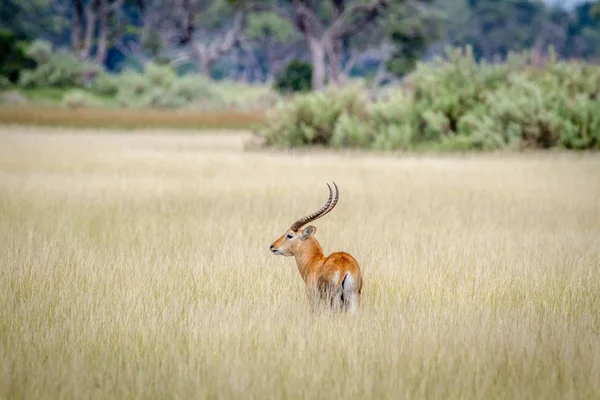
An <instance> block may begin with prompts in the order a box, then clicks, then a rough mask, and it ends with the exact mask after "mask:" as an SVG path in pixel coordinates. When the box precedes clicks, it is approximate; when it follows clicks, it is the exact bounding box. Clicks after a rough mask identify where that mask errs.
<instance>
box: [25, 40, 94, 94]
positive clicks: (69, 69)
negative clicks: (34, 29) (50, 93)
mask: <svg viewBox="0 0 600 400" xmlns="http://www.w3.org/2000/svg"><path fill="white" fill-rule="evenodd" d="M26 54H27V55H28V56H29V57H31V58H32V59H33V60H35V62H36V67H35V69H33V70H28V71H24V72H23V73H22V74H21V76H20V79H19V84H20V85H21V86H22V87H24V88H38V87H42V88H48V87H57V88H77V87H83V86H88V85H90V84H91V82H93V80H94V79H95V78H96V76H98V75H99V74H100V73H101V72H102V67H101V66H99V65H96V64H93V63H91V62H86V61H80V60H78V59H77V57H75V55H74V54H73V53H71V52H69V51H67V50H65V49H60V50H57V51H53V49H52V45H51V44H50V43H48V42H45V41H40V40H38V41H35V42H33V43H32V44H31V45H30V46H29V47H28V48H27V51H26Z"/></svg>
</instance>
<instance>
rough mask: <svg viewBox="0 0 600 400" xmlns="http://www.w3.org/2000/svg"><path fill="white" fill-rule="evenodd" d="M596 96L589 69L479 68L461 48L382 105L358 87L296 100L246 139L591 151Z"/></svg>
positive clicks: (599, 79) (599, 116)
mask: <svg viewBox="0 0 600 400" xmlns="http://www.w3.org/2000/svg"><path fill="white" fill-rule="evenodd" d="M532 60H534V61H535V62H534V61H532ZM599 93H600V66H598V65H592V64H586V63H583V62H558V61H556V60H555V59H554V58H553V57H550V58H549V59H548V60H546V61H545V62H544V63H540V62H539V61H538V59H537V58H532V57H531V54H527V53H522V54H516V55H515V54H513V55H511V56H510V57H509V59H508V61H507V62H506V63H503V64H487V63H484V62H482V63H478V62H476V61H475V59H474V57H473V54H472V52H471V51H470V50H469V49H467V50H466V51H460V50H451V51H448V53H447V57H445V58H443V59H442V58H438V59H435V60H434V61H433V62H430V63H420V64H419V65H418V66H417V68H416V70H415V72H414V73H412V74H411V75H409V76H408V77H406V78H405V80H404V81H403V83H402V86H401V87H396V88H394V89H393V90H392V91H391V95H390V96H388V97H387V98H380V99H377V100H373V101H370V102H369V101H366V100H365V96H364V94H363V91H361V90H350V91H347V90H343V91H335V90H329V91H326V92H324V93H316V94H303V95H297V96H295V97H293V98H292V99H291V100H290V101H289V102H287V103H281V104H279V105H278V106H277V107H276V108H275V110H274V112H272V113H270V114H269V115H268V116H267V122H266V124H265V126H264V127H262V128H260V129H259V130H257V131H256V134H257V135H259V136H262V137H263V138H264V141H263V142H264V143H265V144H266V145H267V146H285V147H295V146H306V145H323V146H332V147H359V148H369V149H377V150H398V149H403V150H406V149H424V148H435V149H439V150H448V151H464V150H479V151H489V150H500V149H523V148H542V149H546V148H553V147H562V148H567V149H591V148H595V149H600V94H599ZM349 99H352V100H351V101H350V100H349ZM348 105H350V106H348Z"/></svg>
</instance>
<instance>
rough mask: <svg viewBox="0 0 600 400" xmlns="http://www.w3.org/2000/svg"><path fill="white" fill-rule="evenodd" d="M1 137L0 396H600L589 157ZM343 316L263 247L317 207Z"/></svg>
mask: <svg viewBox="0 0 600 400" xmlns="http://www.w3.org/2000/svg"><path fill="white" fill-rule="evenodd" d="M243 140H244V137H243V136H239V135H235V136H217V135H214V136H213V135H201V136H193V135H189V136H184V135H177V134H176V133H172V132H171V133H169V134H168V135H167V134H165V135H156V134H148V135H146V134H144V133H138V134H136V135H110V134H103V133H102V132H95V133H94V134H90V133H82V132H77V131H58V130H54V131H52V130H47V129H44V130H37V129H35V128H2V129H1V131H0V216H1V218H0V240H1V243H2V246H1V247H0V264H1V265H0V285H1V287H2V290H1V291H0V307H1V308H0V354H1V357H0V398H26V399H44V398H75V399H84V398H109V399H114V398H117V399H123V398H140V399H151V398H161V399H164V398H181V399H183V398H223V399H229V398H244V399H247V398H256V399H266V398H294V399H296V398H311V399H316V398H319V399H337V398H357V399H359V398H360V399H364V398H374V399H384V398H388V399H398V398H435V399H467V398H477V399H492V398H502V399H505V398H510V399H521V398H530V399H568V398H577V399H583V398H589V399H594V398H595V399H597V398H599V397H600V157H599V156H597V155H586V156H577V155H567V154H558V155H557V154H554V155H541V154H534V155H527V156H524V155H511V156H498V155H495V156H469V157H464V158H458V157H456V156H453V157H444V158H433V157H403V158H393V157H388V156H386V157H383V156H382V157H376V156H373V155H360V154H355V155H352V156H348V155H340V154H337V155H336V154H327V153H324V152H323V153H319V154H316V153H304V154H276V153H268V154H267V153H247V152H243V151H242V146H243ZM330 180H335V181H336V182H337V183H338V185H339V186H340V190H341V198H340V202H339V204H338V206H337V208H336V210H335V211H334V212H332V213H331V214H329V215H328V216H327V217H325V218H324V219H323V220H319V221H317V222H316V223H315V225H316V226H317V227H318V229H319V231H318V232H317V238H318V239H319V240H320V241H321V243H322V245H323V247H324V249H325V250H326V251H335V250H346V251H349V252H351V253H352V254H353V255H354V256H355V257H356V258H357V259H358V260H359V262H360V263H361V267H362V270H363V273H364V277H365V287H364V292H363V307H362V309H361V312H360V313H359V315H357V316H356V317H354V318H353V317H350V316H348V315H342V316H339V315H338V316H331V315H330V316H327V315H311V314H310V312H309V310H308V306H307V302H306V300H305V298H304V292H303V284H302V281H301V278H300V276H299V274H298V271H297V270H296V266H295V263H294V261H293V260H292V259H290V258H283V257H276V256H273V255H271V254H270V253H269V249H268V247H269V244H270V243H271V241H272V240H274V239H275V238H276V237H277V236H279V235H280V234H281V233H282V232H283V231H284V230H285V229H286V228H287V227H288V226H289V225H290V224H291V222H293V220H294V219H295V218H297V217H299V216H301V215H302V214H303V213H306V212H310V211H313V209H314V208H316V207H318V206H320V205H321V203H322V202H323V200H324V199H325V198H326V195H327V189H326V186H325V181H330Z"/></svg>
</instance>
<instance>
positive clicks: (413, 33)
mask: <svg viewBox="0 0 600 400" xmlns="http://www.w3.org/2000/svg"><path fill="white" fill-rule="evenodd" d="M421 2H422V3H429V2H430V1H423V0H422V1H421ZM441 23H442V15H441V14H440V13H439V12H438V11H436V10H433V9H431V8H429V7H423V6H422V4H418V6H414V5H412V4H394V5H393V6H392V7H391V10H390V11H389V12H388V17H387V20H386V31H387V35H388V36H389V38H390V42H391V44H393V46H394V49H393V51H392V54H391V57H390V59H389V60H388V61H387V63H386V64H387V65H386V67H387V69H388V71H390V72H391V73H393V74H395V75H398V76H401V75H404V74H406V73H408V72H410V71H412V70H413V69H414V67H415V65H416V63H417V61H419V60H420V59H422V58H423V56H424V54H425V52H426V50H427V49H428V48H429V46H430V44H431V43H432V42H433V41H435V40H437V39H439V37H440V35H441V32H440V29H441Z"/></svg>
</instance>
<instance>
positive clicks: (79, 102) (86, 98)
mask: <svg viewBox="0 0 600 400" xmlns="http://www.w3.org/2000/svg"><path fill="white" fill-rule="evenodd" d="M100 103H101V102H100V100H99V99H97V98H96V97H94V96H93V95H91V94H90V93H88V92H86V91H83V90H81V89H73V90H70V91H68V92H67V93H66V94H65V97H64V98H63V104H64V106H65V107H67V108H69V109H79V108H94V107H98V106H99V104H100Z"/></svg>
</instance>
